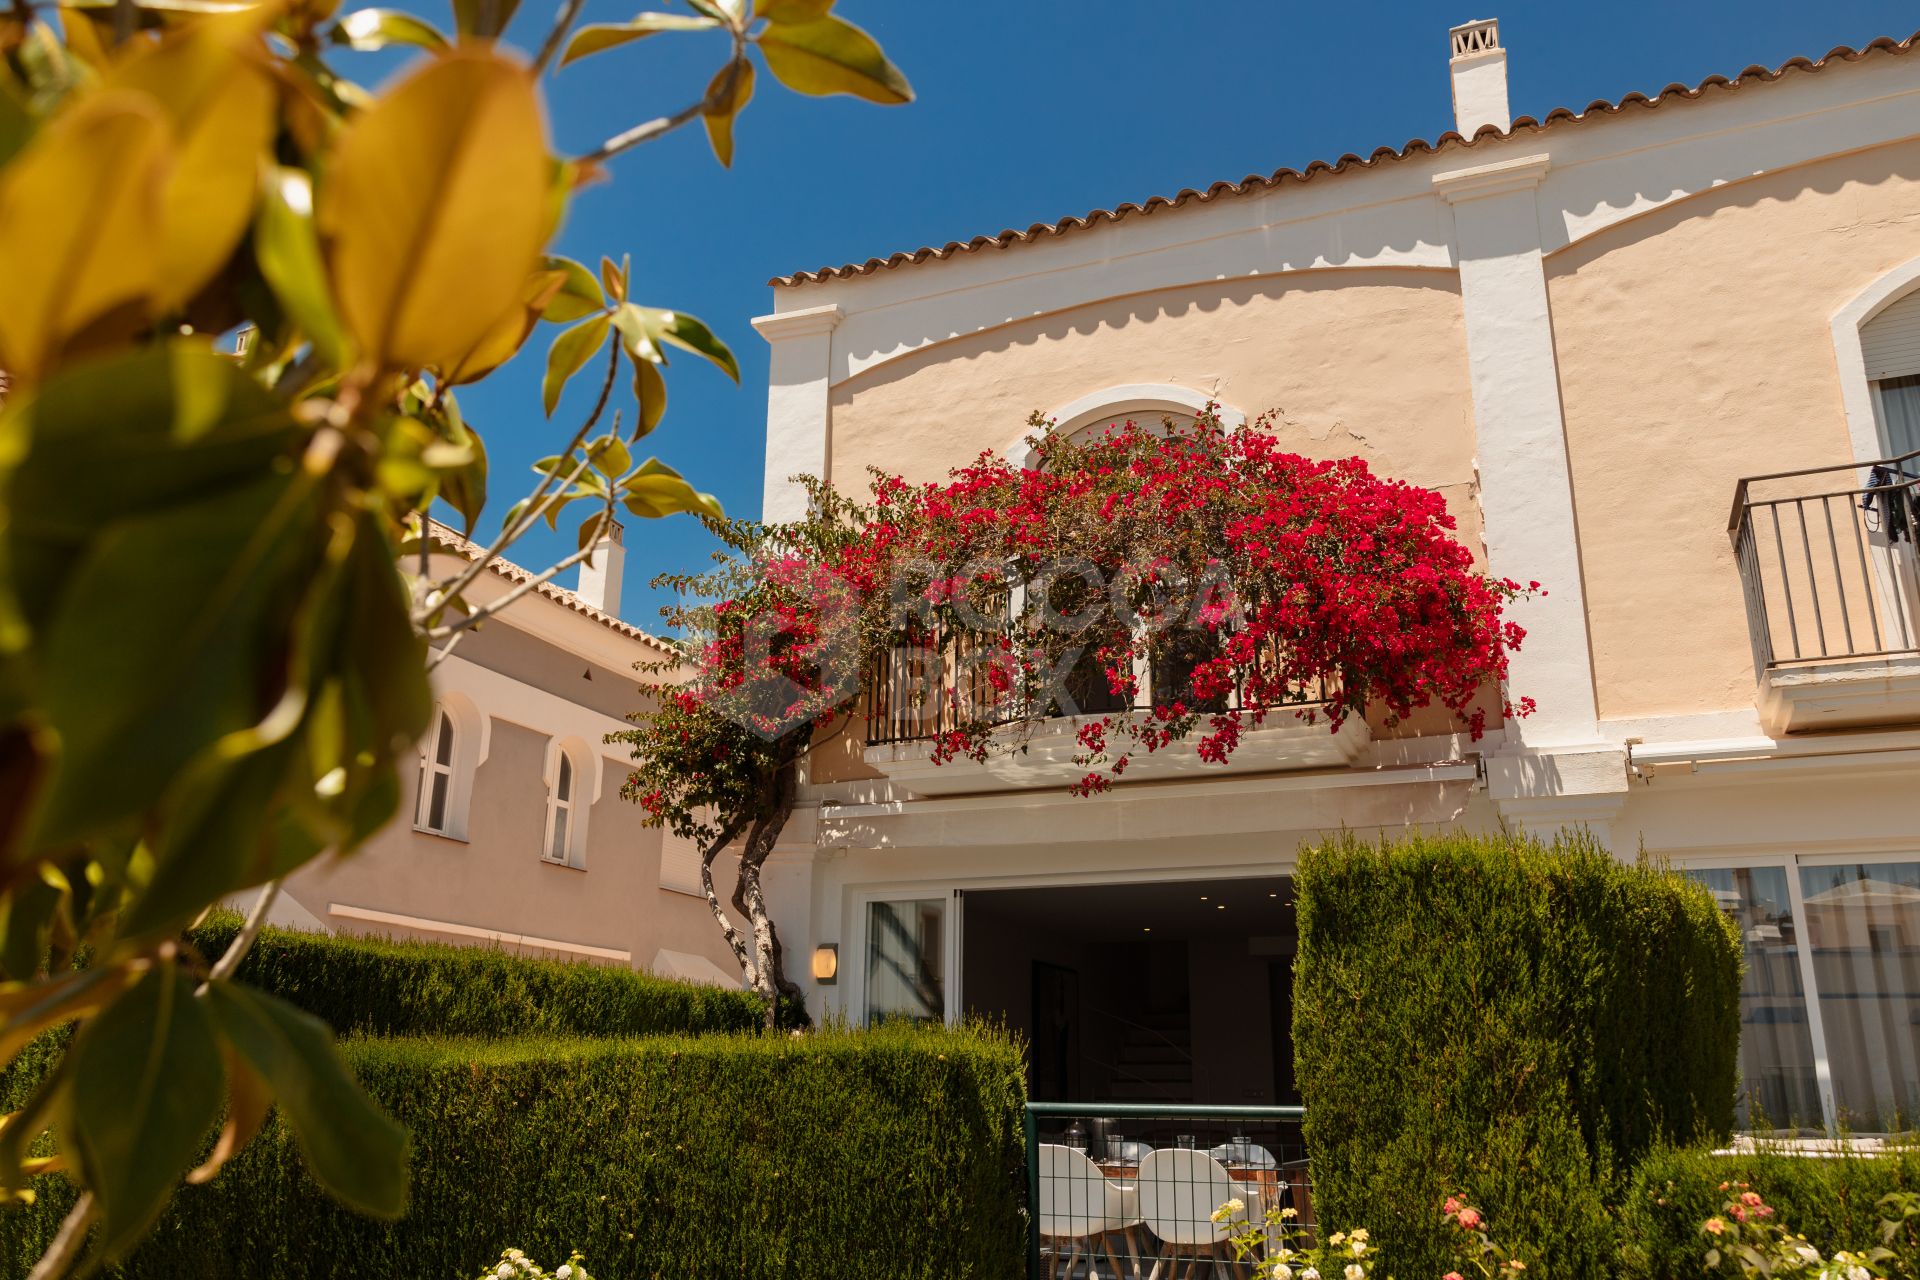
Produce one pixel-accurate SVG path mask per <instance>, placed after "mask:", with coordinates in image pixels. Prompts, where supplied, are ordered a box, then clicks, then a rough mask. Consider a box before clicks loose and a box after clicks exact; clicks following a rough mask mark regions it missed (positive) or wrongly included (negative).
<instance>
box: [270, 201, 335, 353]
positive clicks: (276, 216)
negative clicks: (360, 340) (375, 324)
mask: <svg viewBox="0 0 1920 1280" xmlns="http://www.w3.org/2000/svg"><path fill="white" fill-rule="evenodd" d="M264 187H265V190H264V191H263V192H262V194H261V200H260V211H259V214H258V216H257V218H256V220H255V223H254V230H253V252H254V257H255V259H256V260H257V261H258V262H259V264H260V274H261V275H263V276H265V277H266V280H267V285H268V286H269V287H270V288H271V289H272V290H273V296H274V297H275V298H276V299H277V300H278V301H279V303H280V306H281V307H282V308H283V309H284V310H285V311H286V313H287V315H288V316H290V317H291V318H292V319H293V322H294V324H296V325H298V326H299V327H300V331H301V332H302V333H304V334H305V335H306V336H307V337H308V339H310V340H311V341H312V343H313V346H314V350H315V351H316V352H317V353H318V354H319V356H320V358H321V359H322V360H324V361H326V363H327V367H328V368H330V369H345V368H346V366H347V365H348V363H349V362H350V357H349V355H348V352H347V336H346V331H345V330H344V329H342V328H341V326H340V316H339V313H337V312H336V311H335V310H334V308H333V296H332V294H331V293H330V292H329V291H328V288H327V268H326V264H325V262H324V261H322V259H321V256H320V236H319V233H318V232H316V231H315V230H314V228H313V186H312V180H311V179H310V178H308V176H307V174H306V172H305V171H304V170H300V169H288V168H280V167H277V166H276V167H271V168H268V169H267V170H266V171H265V174H264Z"/></svg>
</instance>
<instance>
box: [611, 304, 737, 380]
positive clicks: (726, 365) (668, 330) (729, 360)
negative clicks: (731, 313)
mask: <svg viewBox="0 0 1920 1280" xmlns="http://www.w3.org/2000/svg"><path fill="white" fill-rule="evenodd" d="M627 306H628V308H630V309H632V310H634V311H636V312H638V313H639V315H640V319H641V323H642V324H643V325H644V326H645V327H646V331H647V336H648V337H650V338H652V339H653V340H654V341H655V342H665V343H670V344H672V345H673V346H676V347H679V348H680V349H681V350H682V351H691V352H693V354H695V355H697V356H700V357H701V358H703V359H705V360H709V361H712V362H713V364H714V365H715V367H717V368H718V369H719V370H720V371H721V372H722V373H724V374H726V375H727V376H728V377H729V378H732V379H733V380H734V381H735V382H738V381H740V362H739V361H738V360H736V359H735V358H734V355H733V349H732V348H731V347H729V346H727V344H726V343H724V342H722V341H720V339H719V338H717V337H715V336H714V333H713V330H711V329H709V328H707V326H706V324H705V323H704V322H703V321H702V320H701V319H700V318H699V317H698V316H690V315H688V314H687V313H686V312H684V311H668V310H665V309H663V308H660V307H635V306H634V305H633V304H632V303H628V304H627Z"/></svg>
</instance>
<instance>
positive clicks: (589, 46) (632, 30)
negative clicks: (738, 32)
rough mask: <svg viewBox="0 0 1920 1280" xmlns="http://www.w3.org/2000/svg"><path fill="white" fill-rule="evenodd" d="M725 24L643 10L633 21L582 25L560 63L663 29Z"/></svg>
mask: <svg viewBox="0 0 1920 1280" xmlns="http://www.w3.org/2000/svg"><path fill="white" fill-rule="evenodd" d="M721 25H723V24H722V23H721V22H720V21H719V20H717V19H715V18H699V17H691V16H689V15H687V14H684V13H643V14H641V15H639V16H638V17H636V18H634V19H633V21H631V22H611V23H595V24H593V25H591V26H585V27H581V28H580V29H579V30H578V31H576V32H574V33H573V38H572V39H571V40H569V41H567V50H566V52H565V53H563V54H561V55H560V65H561V66H563V67H564V66H566V65H567V64H568V63H569V62H573V61H576V60H577V59H580V58H586V57H590V56H592V55H593V54H596V53H602V52H604V51H606V50H608V49H615V48H618V47H619V46H621V45H623V44H629V43H631V42H633V41H635V40H644V39H645V38H646V37H648V36H651V35H658V34H659V33H660V32H662V31H710V30H712V29H714V28H715V27H719V26H721Z"/></svg>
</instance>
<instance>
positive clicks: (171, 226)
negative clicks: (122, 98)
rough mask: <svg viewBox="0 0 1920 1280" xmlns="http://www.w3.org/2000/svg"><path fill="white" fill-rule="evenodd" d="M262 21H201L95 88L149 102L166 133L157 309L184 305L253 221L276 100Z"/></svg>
mask: <svg viewBox="0 0 1920 1280" xmlns="http://www.w3.org/2000/svg"><path fill="white" fill-rule="evenodd" d="M268 16H269V15H268V12H267V11H266V10H265V9H255V10H250V11H247V12H244V13H239V14H228V15H221V16H217V17H211V18H205V19H202V20H201V21H199V22H196V23H194V24H193V25H192V26H187V27H182V28H180V29H179V30H177V31H175V32H170V33H168V34H167V35H166V37H165V38H164V39H162V40H161V42H160V43H159V44H157V45H153V46H151V47H150V48H147V49H145V50H142V51H141V52H138V53H136V54H134V55H133V56H132V57H130V58H128V59H126V60H125V61H124V62H121V63H119V64H118V65H116V66H115V67H114V68H113V69H112V71H110V72H109V73H108V74H107V76H106V77H105V78H104V79H103V81H102V85H103V86H104V87H110V88H115V89H128V90H132V91H135V92H138V93H144V94H147V95H148V96H150V97H151V98H152V99H153V100H154V101H155V102H156V103H158V104H159V106H160V108H161V109H162V110H163V111H164V112H165V113H166V116H167V120H168V123H169V125H170V126H171V128H172V134H173V163H172V164H171V165H170V166H169V168H168V171H167V180H166V186H165V188H164V191H163V195H162V201H163V210H162V214H161V218H162V222H161V225H162V228H163V230H164V233H165V237H166V238H165V242H164V245H163V248H162V251H161V259H160V297H159V303H160V306H161V307H162V308H163V309H165V310H172V309H174V308H177V307H180V306H182V305H184V304H185V303H186V302H187V301H188V300H190V299H191V298H192V297H193V296H194V295H195V294H197V293H198V292H199V291H200V289H201V288H202V286H204V285H205V284H206V282H207V281H208V280H209V279H210V278H211V277H212V276H213V274H214V272H216V271H218V270H219V269H220V268H221V267H222V266H224V265H226V262H227V259H228V258H230V257H231V256H232V255H233V251H234V249H235V247H236V246H238V245H239V243H240V238H241V237H242V236H244V235H245V234H246V231H247V225H248V224H249V223H250V222H251V221H252V220H253V205H254V201H255V199H257V198H258V196H259V191H260V165H261V162H262V161H263V160H264V159H266V157H267V153H268V146H269V144H270V143H271V142H272V139H273V130H274V120H273V112H274V105H275V98H276V91H275V88H274V84H273V82H272V80H271V79H270V78H269V76H268V73H267V70H266V68H265V66H264V65H263V63H262V59H261V57H260V55H259V31H260V28H261V27H262V26H263V25H264V24H265V22H266V20H267V17H268Z"/></svg>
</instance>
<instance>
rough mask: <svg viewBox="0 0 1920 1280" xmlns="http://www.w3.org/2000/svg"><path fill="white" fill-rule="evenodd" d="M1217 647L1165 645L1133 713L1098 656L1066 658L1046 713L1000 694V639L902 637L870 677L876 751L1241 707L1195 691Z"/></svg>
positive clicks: (1174, 641) (1172, 640)
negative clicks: (1043, 725)
mask: <svg viewBox="0 0 1920 1280" xmlns="http://www.w3.org/2000/svg"><path fill="white" fill-rule="evenodd" d="M1213 643H1214V641H1213V638H1212V637H1211V635H1209V634H1208V633H1204V632H1181V633H1176V634H1174V635H1172V636H1170V637H1168V639H1167V640H1166V642H1165V643H1164V644H1162V645H1159V646H1156V652H1155V657H1154V659H1153V661H1151V662H1148V663H1144V664H1141V665H1140V666H1139V667H1138V668H1137V669H1136V672H1135V679H1136V685H1137V693H1136V695H1135V698H1134V699H1133V701H1132V703H1131V705H1129V702H1128V700H1127V699H1126V698H1124V697H1122V696H1121V695H1119V694H1116V693H1115V692H1114V691H1113V689H1112V686H1111V684H1110V682H1109V681H1108V679H1107V676H1106V672H1105V671H1104V670H1103V669H1102V668H1101V666H1100V664H1099V661H1098V659H1097V657H1096V655H1095V654H1094V653H1093V651H1091V650H1087V651H1085V652H1076V653H1075V654H1074V655H1072V656H1068V655H1064V654H1063V655H1059V656H1058V657H1057V658H1056V663H1055V665H1056V666H1057V667H1058V668H1059V669H1060V676H1059V679H1058V680H1057V682H1056V687H1054V688H1053V689H1052V690H1050V691H1049V692H1046V693H1044V694H1041V695H1039V696H1040V697H1041V698H1043V699H1044V701H1045V706H1044V707H1043V708H1036V707H1034V706H1033V705H1032V703H1033V699H1034V696H1035V695H1033V694H1032V692H1031V691H1027V692H1022V691H1021V690H1019V689H1018V688H1005V687H1001V686H1004V685H1006V684H1007V683H1008V682H1007V681H1005V680H1002V681H1001V682H1000V686H996V684H995V680H994V674H993V671H992V667H993V665H994V663H995V660H996V659H997V658H998V657H999V656H1000V654H1001V652H1002V650H1001V645H1000V639H999V637H998V636H996V635H994V634H992V633H990V632H983V631H972V630H965V629H960V628H949V627H936V628H933V629H931V630H928V631H925V632H922V633H920V634H917V635H914V636H910V637H906V636H903V637H902V638H901V639H900V640H899V641H898V642H897V643H896V644H894V646H893V647H892V648H891V649H890V650H888V651H887V652H886V654H884V655H883V656H882V657H881V658H880V659H879V660H878V661H877V662H876V663H875V664H874V666H873V667H872V669H871V670H869V671H868V672H867V679H866V697H867V745H869V746H885V745H889V744H895V743H906V742H928V741H932V740H934V739H936V738H938V737H941V736H942V735H944V734H947V733H949V732H952V731H953V730H955V729H958V728H960V727H961V726H963V725H968V724H974V723H977V722H981V721H984V722H986V723H987V724H989V725H993V726H998V725H1005V724H1013V723H1015V722H1017V721H1023V720H1031V719H1046V718H1051V717H1056V716H1092V715H1109V714H1112V713H1113V712H1116V711H1127V710H1133V711H1148V710H1151V709H1152V708H1153V707H1155V706H1160V705H1165V704H1167V703H1170V702H1172V701H1174V700H1176V699H1178V700H1181V701H1185V702H1186V703H1187V704H1188V705H1190V706H1197V707H1199V708H1200V709H1202V710H1211V711H1220V710H1225V709H1227V708H1229V707H1232V706H1236V705H1238V704H1239V701H1240V693H1239V690H1237V689H1235V690H1232V691H1230V692H1229V693H1227V694H1226V695H1224V696H1221V697H1216V698H1213V699H1211V700H1196V699H1195V697H1194V696H1193V694H1192V691H1191V689H1190V688H1189V685H1190V682H1191V679H1192V674H1193V669H1194V667H1195V666H1196V665H1198V664H1199V663H1201V662H1203V661H1206V660H1207V659H1208V658H1210V657H1211V656H1212V653H1213V651H1212V650H1211V648H1210V646H1211V645H1212V644H1213ZM1329 697H1330V692H1329V688H1328V686H1327V685H1326V684H1324V683H1322V684H1317V685H1316V686H1314V687H1313V688H1312V689H1310V690H1309V691H1308V694H1307V696H1304V697H1302V698H1301V699H1300V700H1299V701H1300V705H1301V706H1303V707H1304V706H1309V705H1316V704H1320V703H1324V702H1326V701H1328V700H1329Z"/></svg>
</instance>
